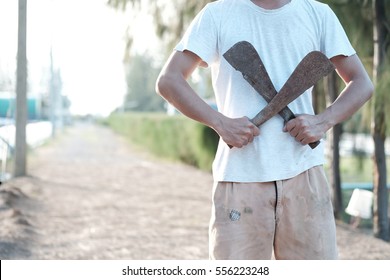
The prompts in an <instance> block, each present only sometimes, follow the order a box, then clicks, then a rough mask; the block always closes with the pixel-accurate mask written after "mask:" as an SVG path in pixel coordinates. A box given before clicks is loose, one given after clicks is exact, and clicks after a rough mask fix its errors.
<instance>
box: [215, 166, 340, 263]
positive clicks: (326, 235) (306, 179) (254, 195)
mask: <svg viewBox="0 0 390 280" xmlns="http://www.w3.org/2000/svg"><path fill="white" fill-rule="evenodd" d="M209 238H210V244H209V245H210V259H271V258H272V252H274V257H275V259H286V260H299V259H305V260H314V259H337V256H338V253H337V244H336V226H335V220H334V216H333V208H332V204H331V195H330V188H329V185H328V183H327V180H326V177H325V174H324V171H323V168H322V166H317V167H314V168H311V169H309V170H307V171H305V172H303V173H302V174H300V175H298V176H296V177H294V178H292V179H288V180H282V181H276V182H266V183H232V182H217V183H216V184H215V185H214V188H213V209H212V215H211V220H210V231H209Z"/></svg>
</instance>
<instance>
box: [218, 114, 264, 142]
mask: <svg viewBox="0 0 390 280" xmlns="http://www.w3.org/2000/svg"><path fill="white" fill-rule="evenodd" d="M215 130H216V131H217V133H218V134H219V136H221V138H222V140H223V141H224V142H225V143H226V144H228V145H230V146H232V147H237V148H242V147H244V146H246V145H248V144H249V143H251V142H252V141H253V139H254V138H255V137H256V136H258V135H259V134H260V129H259V128H258V127H257V126H255V125H254V124H253V123H252V122H251V121H250V120H249V119H248V118H247V117H242V118H234V119H231V118H227V117H224V118H223V120H222V121H221V123H220V125H219V126H218V127H216V128H215Z"/></svg>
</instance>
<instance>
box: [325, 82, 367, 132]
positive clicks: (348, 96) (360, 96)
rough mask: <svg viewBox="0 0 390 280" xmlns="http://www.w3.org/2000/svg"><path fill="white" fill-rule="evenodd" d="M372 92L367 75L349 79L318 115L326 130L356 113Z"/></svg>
mask: <svg viewBox="0 0 390 280" xmlns="http://www.w3.org/2000/svg"><path fill="white" fill-rule="evenodd" d="M372 93H373V85H372V83H371V81H370V80H369V79H368V77H362V78H361V79H358V80H354V81H351V82H350V83H348V84H347V86H346V87H345V88H344V90H343V91H342V92H341V93H340V95H339V97H338V98H337V99H336V101H335V102H334V103H333V104H331V105H330V106H329V107H328V108H327V109H326V110H325V111H324V112H322V113H320V114H319V115H318V116H319V118H320V120H322V122H323V124H324V130H325V131H327V130H329V129H330V128H332V127H333V126H335V125H336V124H339V123H341V122H343V121H345V120H347V119H348V118H350V117H351V116H352V115H353V114H354V113H356V112H357V111H358V110H359V109H360V108H361V107H362V106H363V105H364V104H365V103H366V102H367V101H368V99H370V97H371V96H372Z"/></svg>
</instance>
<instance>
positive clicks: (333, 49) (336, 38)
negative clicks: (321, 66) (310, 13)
mask: <svg viewBox="0 0 390 280" xmlns="http://www.w3.org/2000/svg"><path fill="white" fill-rule="evenodd" d="M326 7H327V10H326V13H325V17H324V21H323V30H322V38H321V51H322V52H323V53H324V54H325V55H326V56H327V57H329V58H332V57H334V56H337V55H345V56H351V55H354V54H355V53H356V51H355V49H354V48H353V46H352V45H351V42H350V41H349V39H348V36H347V34H346V32H345V30H344V28H343V26H342V25H341V23H340V21H339V19H338V18H337V16H336V15H335V13H334V12H333V11H332V10H331V8H330V7H329V6H326Z"/></svg>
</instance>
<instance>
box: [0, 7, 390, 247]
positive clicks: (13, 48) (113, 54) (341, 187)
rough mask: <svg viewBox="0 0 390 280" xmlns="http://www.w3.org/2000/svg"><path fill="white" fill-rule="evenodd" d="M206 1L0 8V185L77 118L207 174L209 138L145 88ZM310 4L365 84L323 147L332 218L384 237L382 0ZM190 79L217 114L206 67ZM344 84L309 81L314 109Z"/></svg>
mask: <svg viewBox="0 0 390 280" xmlns="http://www.w3.org/2000/svg"><path fill="white" fill-rule="evenodd" d="M208 2H212V1H204V0H202V1H197V0H169V1H168V0H159V1H152V0H77V1H76V0H67V1H65V0H34V1H26V0H20V1H16V0H0V164H1V166H0V167H1V169H0V179H1V181H2V182H3V183H4V182H7V181H9V180H12V179H13V178H17V177H19V176H25V175H27V174H28V173H29V165H28V164H27V161H26V158H27V157H28V151H29V150H32V149H36V148H38V147H40V146H42V145H43V144H45V143H48V142H50V141H53V139H54V138H56V137H58V136H59V135H61V134H63V133H66V130H67V129H68V128H69V127H74V126H77V124H78V123H80V122H83V123H85V122H88V123H90V124H93V125H98V126H105V127H108V128H109V129H110V130H113V131H115V132H116V133H119V134H120V135H123V136H124V137H126V138H127V139H129V140H130V141H131V145H135V146H137V147H139V148H140V149H144V150H147V151H148V152H151V153H154V154H155V155H157V156H159V157H162V158H166V159H170V160H172V159H174V160H176V161H180V162H184V163H185V164H188V165H191V166H194V167H195V168H197V169H200V170H203V171H206V172H210V169H211V163H212V160H213V156H214V152H215V150H216V145H217V142H218V137H217V135H215V133H214V132H213V131H212V130H211V129H209V128H207V127H203V126H202V125H199V124H196V123H194V122H193V121H191V120H188V119H186V118H184V117H183V116H181V115H180V113H179V112H177V111H176V110H175V109H174V108H172V107H171V106H169V105H168V104H166V102H165V101H164V100H163V99H162V98H161V97H159V96H157V95H156V93H155V90H154V84H155V81H156V78H157V75H158V73H159V71H160V69H161V67H162V66H163V63H164V62H165V60H166V59H167V57H168V55H169V54H170V53H171V51H172V48H173V46H174V45H175V43H177V42H178V40H179V39H180V37H181V36H182V35H183V33H184V31H185V29H186V28H187V26H188V24H189V23H190V22H191V20H192V19H193V17H194V16H195V15H196V14H197V13H198V12H199V11H200V9H201V8H203V7H204V5H205V4H207V3H208ZM320 2H323V3H327V4H329V5H330V6H331V7H332V9H333V10H334V11H335V13H336V14H337V16H338V17H339V19H340V21H341V23H342V24H343V26H344V28H345V30H346V32H347V34H348V36H349V38H350V40H351V42H352V44H353V46H354V47H355V49H356V51H357V52H358V54H359V56H360V58H361V59H362V61H363V63H364V65H365V67H366V69H367V71H368V72H369V74H370V75H371V77H372V80H373V81H374V83H375V86H376V91H375V96H374V98H372V100H370V102H369V103H367V104H366V105H365V106H364V108H362V109H361V110H360V111H359V112H358V113H356V114H355V115H354V116H353V117H352V118H351V119H349V120H348V121H346V122H345V123H343V124H340V125H338V126H336V127H335V128H334V129H333V130H332V131H330V132H329V133H328V134H327V135H326V139H324V142H325V143H326V155H327V157H328V163H327V166H326V168H327V172H328V176H329V181H330V183H331V185H332V190H333V197H334V198H333V199H334V201H333V202H334V207H335V216H336V218H337V219H339V220H342V221H344V222H346V223H349V222H352V223H354V225H355V226H360V227H365V228H370V229H372V234H373V235H374V236H375V237H378V238H379V239H382V240H384V241H389V240H390V225H389V204H388V203H389V194H388V178H387V172H388V159H389V157H388V156H389V151H390V150H389V149H390V146H389V142H388V141H387V136H388V134H389V129H388V126H387V123H388V122H389V118H390V116H389V114H388V112H390V108H389V106H390V100H389V98H390V94H389V92H388V90H389V88H390V87H389V85H390V66H389V52H388V50H389V40H390V34H389V32H390V28H389V26H390V21H389V15H390V2H389V1H386V0H322V1H320ZM18 11H22V12H19V13H18ZM23 11H25V12H26V13H25V14H26V15H27V17H26V18H27V20H26V21H23V17H21V15H23ZM18 22H19V24H18ZM23 26H24V27H25V28H24V30H23ZM21 34H25V36H21ZM18 35H19V36H18ZM335 43H336V44H337V42H335ZM18 50H19V51H18ZM23 54H25V57H24V56H23ZM18 63H19V64H18ZM190 83H191V85H192V86H193V87H194V88H195V89H196V90H197V92H198V93H199V94H200V95H201V96H202V97H203V98H204V99H205V100H206V101H207V102H208V103H209V104H210V106H212V107H213V108H214V109H217V108H216V106H215V102H214V100H213V92H212V88H211V81H210V73H209V70H208V69H197V70H196V72H195V73H194V75H193V76H192V77H191V79H190ZM23 84H25V89H24V90H23V88H24V87H23ZM343 86H344V85H343V83H342V81H341V80H340V79H339V78H338V76H337V75H336V74H335V73H333V74H331V75H330V76H328V77H327V78H326V79H324V80H323V81H321V82H319V83H318V84H317V85H316V86H315V88H314V95H313V96H314V104H313V105H314V107H315V108H316V110H317V112H320V111H321V110H323V109H324V108H325V107H326V106H328V105H329V104H330V103H332V102H333V101H334V100H335V99H336V98H337V95H338V93H339V92H340V90H341V89H342V88H343ZM18 95H19V96H23V95H24V96H25V100H23V98H21V99H20V100H18V98H17V96H18ZM19 102H21V103H19ZM18 106H19V107H18ZM18 115H19V117H18ZM23 131H24V132H25V133H24V132H23ZM162 139H163V140H162ZM25 143H27V149H26V151H24V148H23V147H24V145H25ZM356 189H357V190H365V191H368V192H369V195H368V201H369V202H368V204H367V201H365V202H358V198H357V196H358V195H359V194H358V193H357V192H355V193H356V194H355V198H354V200H353V201H352V196H353V195H352V194H353V193H354V191H355V190H356ZM362 197H363V196H362V195H361V199H362ZM349 203H351V204H350V205H349ZM353 203H355V205H352V204H353ZM359 203H360V204H362V203H363V204H364V203H366V204H364V205H366V206H356V205H358V204H359ZM358 207H365V209H367V208H368V209H369V210H368V214H367V215H362V214H359V213H362V212H364V211H363V210H361V209H360V210H359V209H357V208H358ZM346 208H349V211H347V212H346V211H345V209H346ZM359 211H360V212H359Z"/></svg>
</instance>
